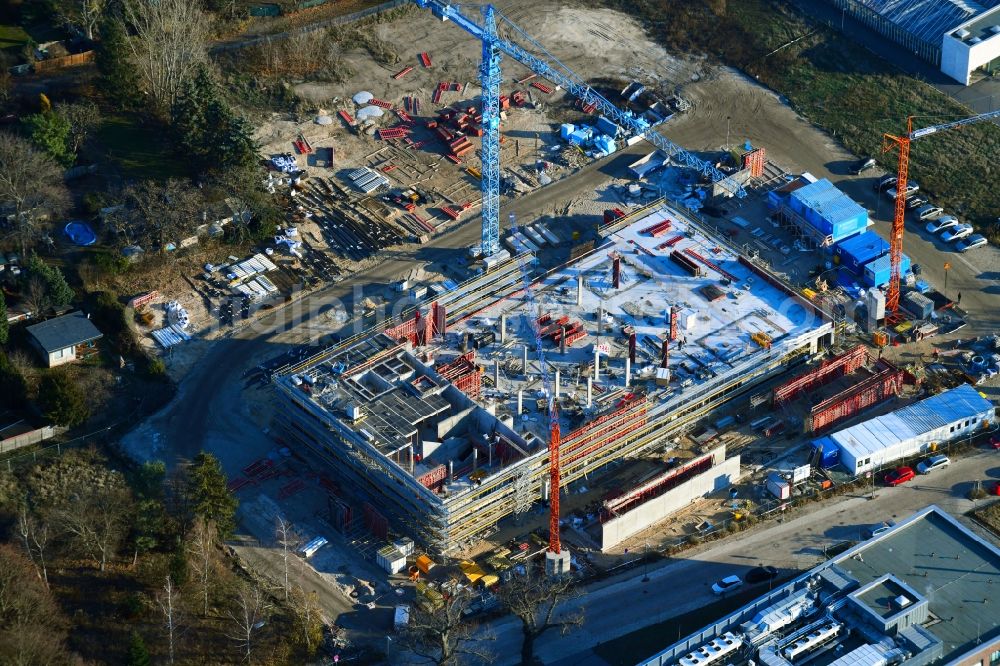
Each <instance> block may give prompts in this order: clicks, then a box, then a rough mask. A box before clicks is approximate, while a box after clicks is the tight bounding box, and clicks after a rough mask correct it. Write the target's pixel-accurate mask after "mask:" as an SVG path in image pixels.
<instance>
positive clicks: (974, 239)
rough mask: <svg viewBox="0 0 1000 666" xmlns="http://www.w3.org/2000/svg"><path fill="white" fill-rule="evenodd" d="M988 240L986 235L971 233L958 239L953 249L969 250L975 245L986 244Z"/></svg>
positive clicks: (974, 247)
mask: <svg viewBox="0 0 1000 666" xmlns="http://www.w3.org/2000/svg"><path fill="white" fill-rule="evenodd" d="M988 242H989V241H987V240H986V236H981V235H980V234H973V235H972V236H969V237H968V238H965V239H963V240H960V241H958V243H956V244H955V249H956V250H958V251H959V252H968V251H969V250H974V249H976V248H977V247H982V246H984V245H986V244H987V243H988Z"/></svg>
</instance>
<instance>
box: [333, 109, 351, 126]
mask: <svg viewBox="0 0 1000 666" xmlns="http://www.w3.org/2000/svg"><path fill="white" fill-rule="evenodd" d="M337 115H338V116H340V117H341V118H342V119H343V120H344V122H345V123H347V124H348V125H353V124H354V116H352V115H351V114H349V113H348V112H347V111H337Z"/></svg>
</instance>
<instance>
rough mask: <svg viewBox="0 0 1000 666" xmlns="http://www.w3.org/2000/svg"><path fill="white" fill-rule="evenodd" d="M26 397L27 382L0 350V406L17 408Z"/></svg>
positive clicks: (22, 404) (22, 403)
mask: <svg viewBox="0 0 1000 666" xmlns="http://www.w3.org/2000/svg"><path fill="white" fill-rule="evenodd" d="M27 399H28V382H27V381H25V379H24V375H22V374H21V372H20V371H19V370H18V369H17V368H15V367H14V366H13V365H12V364H11V362H10V360H9V359H8V358H7V354H5V353H4V352H3V350H0V407H10V408H13V409H17V408H20V407H23V406H24V403H25V402H27Z"/></svg>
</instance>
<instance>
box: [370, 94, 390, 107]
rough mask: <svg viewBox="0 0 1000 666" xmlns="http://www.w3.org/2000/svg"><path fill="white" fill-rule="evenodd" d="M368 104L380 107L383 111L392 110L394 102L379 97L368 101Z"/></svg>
mask: <svg viewBox="0 0 1000 666" xmlns="http://www.w3.org/2000/svg"><path fill="white" fill-rule="evenodd" d="M368 103H369V104H374V105H375V106H380V107H382V108H383V109H391V108H392V102H387V101H385V100H384V99H378V98H377V97H372V98H371V99H370V100H368Z"/></svg>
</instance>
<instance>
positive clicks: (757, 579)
mask: <svg viewBox="0 0 1000 666" xmlns="http://www.w3.org/2000/svg"><path fill="white" fill-rule="evenodd" d="M777 575H778V570H777V569H776V568H775V567H772V566H771V565H767V566H763V567H754V568H753V569H751V570H750V571H748V572H747V575H746V576H744V579H745V580H746V582H748V583H750V584H753V583H764V582H766V581H769V580H772V579H774V578H775V577H776V576H777Z"/></svg>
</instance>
